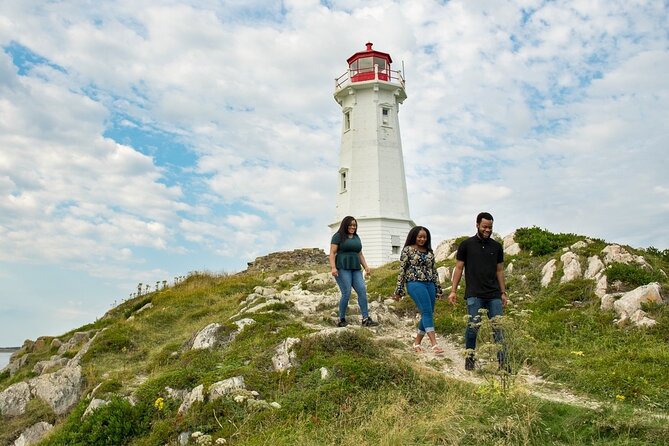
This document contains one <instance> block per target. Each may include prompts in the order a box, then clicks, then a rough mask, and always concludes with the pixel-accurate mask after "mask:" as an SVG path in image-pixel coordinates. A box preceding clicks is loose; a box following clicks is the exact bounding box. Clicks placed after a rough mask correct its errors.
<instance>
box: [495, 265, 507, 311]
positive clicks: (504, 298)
mask: <svg viewBox="0 0 669 446" xmlns="http://www.w3.org/2000/svg"><path fill="white" fill-rule="evenodd" d="M496 274H497V283H499V289H500V291H501V292H502V305H506V301H507V300H508V297H507V295H506V284H505V283H504V264H503V263H498V264H497V271H496Z"/></svg>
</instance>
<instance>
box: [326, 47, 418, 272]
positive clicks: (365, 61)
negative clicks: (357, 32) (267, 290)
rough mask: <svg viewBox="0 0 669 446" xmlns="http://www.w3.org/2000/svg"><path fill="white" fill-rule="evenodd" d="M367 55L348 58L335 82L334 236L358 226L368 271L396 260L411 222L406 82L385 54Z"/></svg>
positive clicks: (374, 52)
mask: <svg viewBox="0 0 669 446" xmlns="http://www.w3.org/2000/svg"><path fill="white" fill-rule="evenodd" d="M366 46H367V49H366V50H365V51H360V52H357V53H355V54H354V55H352V56H351V57H349V58H348V60H347V62H348V70H347V72H346V73H344V74H343V75H342V76H340V77H339V78H337V79H336V80H335V92H334V98H335V100H336V101H337V103H338V104H339V105H340V106H341V111H342V121H343V122H342V130H341V151H340V156H339V185H338V190H337V210H336V221H335V222H333V223H332V224H331V225H330V228H331V229H332V231H333V232H335V231H336V230H337V229H338V228H339V223H340V222H341V220H342V219H343V218H344V217H345V216H347V215H352V216H353V217H355V219H356V220H357V221H358V234H359V235H360V238H361V239H362V243H363V253H364V254H365V258H366V260H367V263H368V264H369V265H370V266H379V265H382V264H384V263H387V262H390V261H393V260H397V259H399V255H400V251H401V249H402V246H403V245H404V241H405V239H406V236H407V233H408V232H409V230H410V229H411V228H412V227H414V226H415V223H414V222H413V221H412V220H411V218H410V217H409V200H408V198H407V188H406V179H405V177H404V159H403V157H402V141H401V138H400V124H399V120H398V112H399V105H400V104H401V103H402V102H403V101H404V100H405V99H406V97H407V95H406V92H405V90H404V78H403V77H402V73H401V72H400V71H393V70H391V68H390V64H391V62H392V59H391V58H390V55H389V54H387V53H382V52H380V51H377V50H374V49H372V43H367V44H366Z"/></svg>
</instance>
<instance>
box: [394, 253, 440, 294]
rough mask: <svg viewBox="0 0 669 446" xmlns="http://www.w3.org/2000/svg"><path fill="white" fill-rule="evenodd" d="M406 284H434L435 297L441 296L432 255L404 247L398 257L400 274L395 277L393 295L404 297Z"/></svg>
mask: <svg viewBox="0 0 669 446" xmlns="http://www.w3.org/2000/svg"><path fill="white" fill-rule="evenodd" d="M407 282H434V287H435V289H436V291H437V295H440V294H442V291H441V285H440V284H439V274H437V267H436V265H435V262H434V253H432V252H420V251H419V250H417V249H416V248H414V247H413V246H405V247H404V249H402V255H400V273H399V275H398V276H397V288H396V289H395V294H396V295H398V296H402V295H404V285H406V283H407Z"/></svg>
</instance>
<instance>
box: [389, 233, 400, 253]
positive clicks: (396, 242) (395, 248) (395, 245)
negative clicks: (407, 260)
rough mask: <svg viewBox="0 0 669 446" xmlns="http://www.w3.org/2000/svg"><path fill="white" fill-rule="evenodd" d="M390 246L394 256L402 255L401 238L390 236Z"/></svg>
mask: <svg viewBox="0 0 669 446" xmlns="http://www.w3.org/2000/svg"><path fill="white" fill-rule="evenodd" d="M390 245H391V246H392V251H391V252H392V253H393V254H399V253H400V236H399V235H391V236H390Z"/></svg>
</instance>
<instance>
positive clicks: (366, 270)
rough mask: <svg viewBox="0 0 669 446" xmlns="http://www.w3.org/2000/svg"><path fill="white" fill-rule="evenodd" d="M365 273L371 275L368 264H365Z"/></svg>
mask: <svg viewBox="0 0 669 446" xmlns="http://www.w3.org/2000/svg"><path fill="white" fill-rule="evenodd" d="M365 274H367V277H369V276H371V275H372V273H371V271H370V269H369V266H365Z"/></svg>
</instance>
